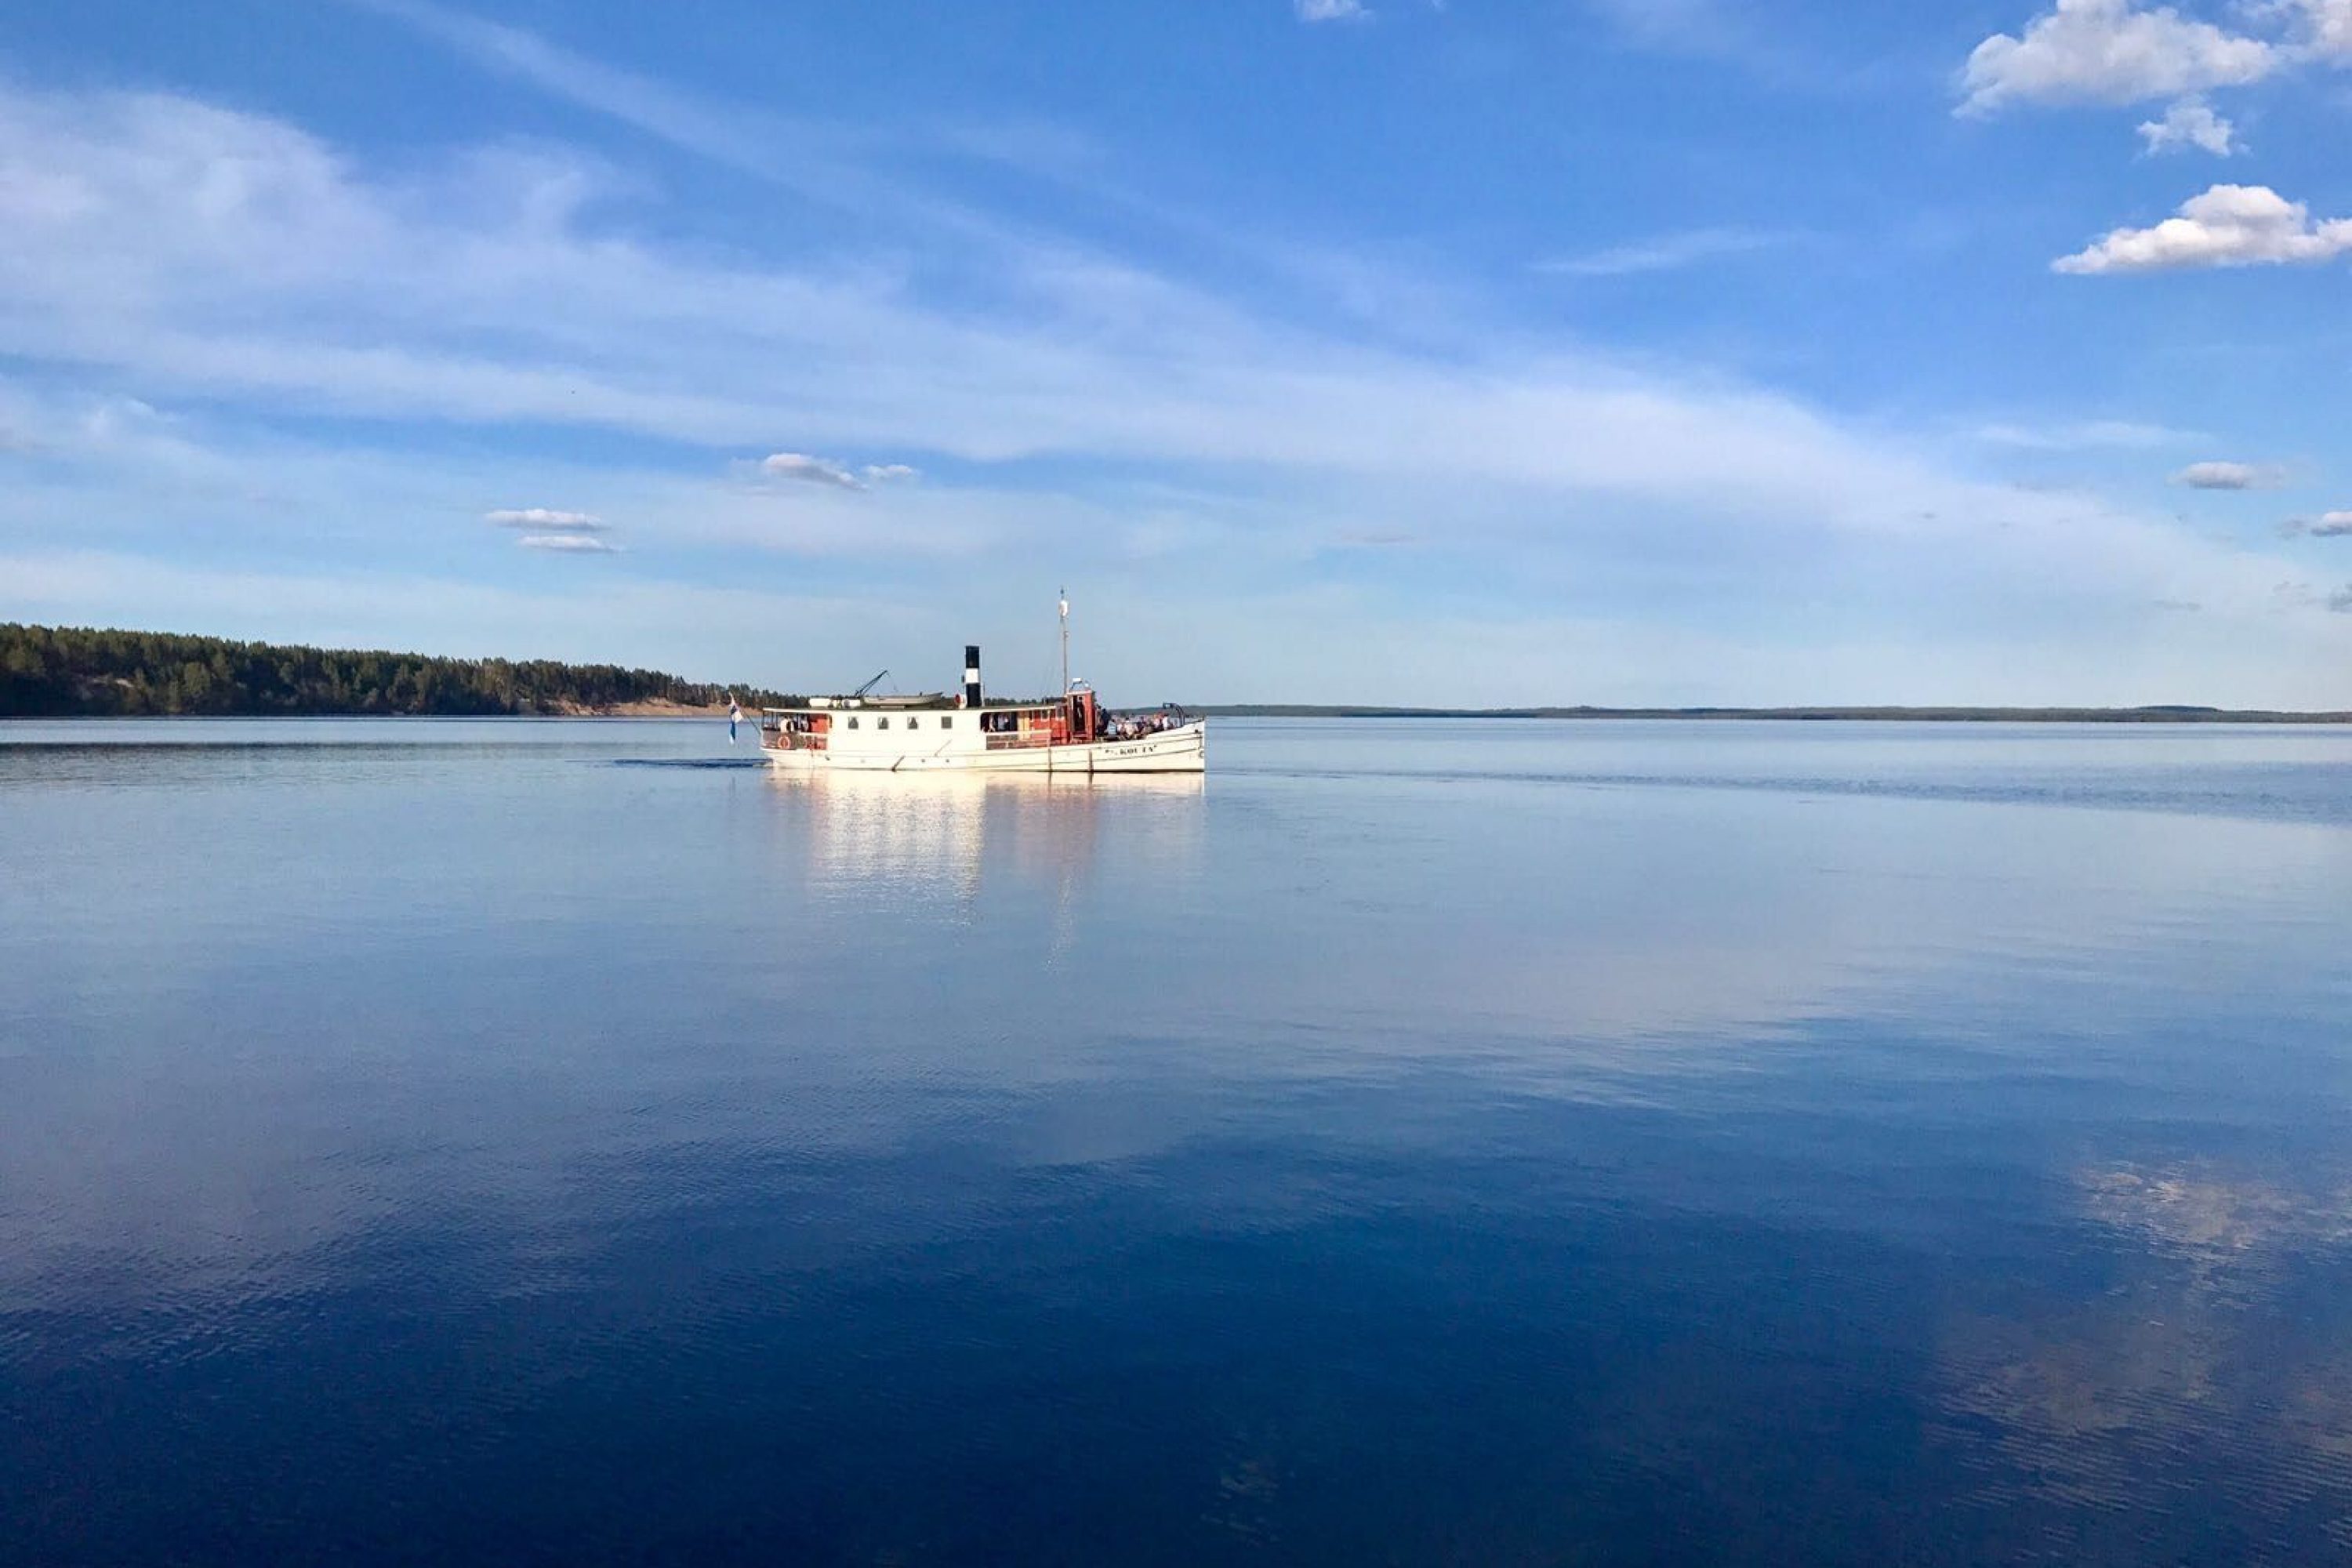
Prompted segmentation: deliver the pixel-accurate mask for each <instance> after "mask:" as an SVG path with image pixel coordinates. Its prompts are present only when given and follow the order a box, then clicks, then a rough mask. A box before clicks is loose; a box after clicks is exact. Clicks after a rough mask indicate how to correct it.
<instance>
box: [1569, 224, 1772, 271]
mask: <svg viewBox="0 0 2352 1568" xmlns="http://www.w3.org/2000/svg"><path fill="white" fill-rule="evenodd" d="M1800 238H1801V236H1800V235H1798V234H1795V233H1792V232H1790V231H1789V230H1786V229H1758V228H1729V227H1723V228H1694V229H1685V230H1683V231H1682V232H1680V233H1678V234H1662V235H1657V236H1655V237H1652V238H1648V239H1641V240H1635V241H1633V242H1632V243H1630V244H1626V245H1617V246H1612V247H1609V248H1607V249H1605V250H1596V251H1593V252H1591V253H1590V254H1588V255H1583V256H1563V257H1555V258H1550V259H1548V260H1544V261H1538V262H1537V263H1536V264H1535V268H1534V270H1536V271H1538V272H1548V273H1553V274H1556V275H1558V276H1560V277H1566V278H1623V277H1629V276H1632V275H1633V274H1635V273H1642V272H1670V271H1674V270H1676V269H1678V268H1685V267H1693V266H1696V265H1697V264H1698V263H1700V262H1703V261H1714V260H1718V259H1720V258H1724V257H1729V256H1746V255H1749V254H1751V253H1753V252H1756V251H1759V250H1771V249H1774V248H1777V247H1781V246H1786V245H1790V244H1794V243H1795V242H1796V241H1797V240H1799V239H1800Z"/></svg>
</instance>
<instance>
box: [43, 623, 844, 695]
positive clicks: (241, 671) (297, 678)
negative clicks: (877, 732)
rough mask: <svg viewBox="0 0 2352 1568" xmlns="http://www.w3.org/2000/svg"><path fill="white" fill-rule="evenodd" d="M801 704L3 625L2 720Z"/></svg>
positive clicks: (639, 679)
mask: <svg viewBox="0 0 2352 1568" xmlns="http://www.w3.org/2000/svg"><path fill="white" fill-rule="evenodd" d="M730 696H732V697H733V698H734V699H736V700H738V701H740V702H741V703H742V704H743V705H744V706H745V707H746V708H758V707H761V706H769V707H786V706H789V705H791V704H792V703H794V702H797V701H798V700H799V699H798V698H795V697H790V696H787V695H786V694H784V693H782V692H777V691H770V690H767V689H764V688H761V687H753V686H732V687H730V686H718V685H713V684H710V683H709V682H707V681H694V680H686V679H680V678H679V677H677V676H675V675H665V674H663V673H662V672H661V671H659V670H653V669H625V668H621V667H620V666H618V665H611V664H563V663H559V662H557V661H555V660H552V659H521V660H516V659H504V658H478V659H476V658H439V657H436V656H434V655H429V654H418V653H392V652H387V651H384V650H382V649H356V648H317V647H300V646H289V645H281V644H276V643H258V642H234V641H231V640H229V639H228V638H226V637H181V636H178V635H175V634H172V633H166V632H130V631H111V630H104V629H100V628H96V627H89V626H22V625H18V624H16V623H14V622H8V623H0V719H70V718H134V717H145V716H154V717H206V718H224V719H227V718H237V719H251V718H272V717H285V718H292V717H303V718H326V717H333V716H352V715H360V716H364V715H370V714H383V715H395V714H399V715H412V716H424V715H437V716H440V717H443V718H488V717H500V716H521V715H554V714H604V715H614V716H622V715H642V716H652V715H662V714H688V713H714V712H716V713H723V712H725V711H726V709H727V701H728V699H729V698H730Z"/></svg>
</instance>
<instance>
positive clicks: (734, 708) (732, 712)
mask: <svg viewBox="0 0 2352 1568" xmlns="http://www.w3.org/2000/svg"><path fill="white" fill-rule="evenodd" d="M742 717H743V710H742V708H741V707H740V705H739V704H738V703H737V702H736V700H735V699H733V698H732V697H730V698H729V699H728V700H727V743H728V744H729V745H730V746H731V745H733V744H734V743H735V726H736V724H737V723H738V722H739V721H740V720H741V719H742Z"/></svg>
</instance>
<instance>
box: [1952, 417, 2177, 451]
mask: <svg viewBox="0 0 2352 1568" xmlns="http://www.w3.org/2000/svg"><path fill="white" fill-rule="evenodd" d="M1975 434H1976V438H1977V439H1978V440H1979V441H1984V442H1989V443H1990V444H1991V445H1993V446H1996V447H2020V448H2022V449H2024V450H2027V451H2036V452H2074V451H2082V450H2084V449H2085V448H2090V447H2135V448H2137V447H2166V446H2170V445H2172V444H2173V443H2175V442H2179V441H2186V440H2189V439H2191V438H2192V437H2191V436H2190V434H2189V432H2188V431H2185V430H2173V429H2168V428H2167V427H2166V426H2161V425H2147V424H2141V423H2139V422H2137V421H2134V420H2129V419H2084V420H2078V421H2076V422H2074V423H2073V424H2063V425H2008V424H1995V425H1984V426H1979V427H1978V428H1977V430H1976V432H1975Z"/></svg>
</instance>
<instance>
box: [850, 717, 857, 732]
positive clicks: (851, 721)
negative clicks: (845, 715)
mask: <svg viewBox="0 0 2352 1568" xmlns="http://www.w3.org/2000/svg"><path fill="white" fill-rule="evenodd" d="M849 727H850V728H851V729H853V730H855V729H856V728H857V721H856V718H854V717H853V718H852V719H851V720H850V721H849Z"/></svg>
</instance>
